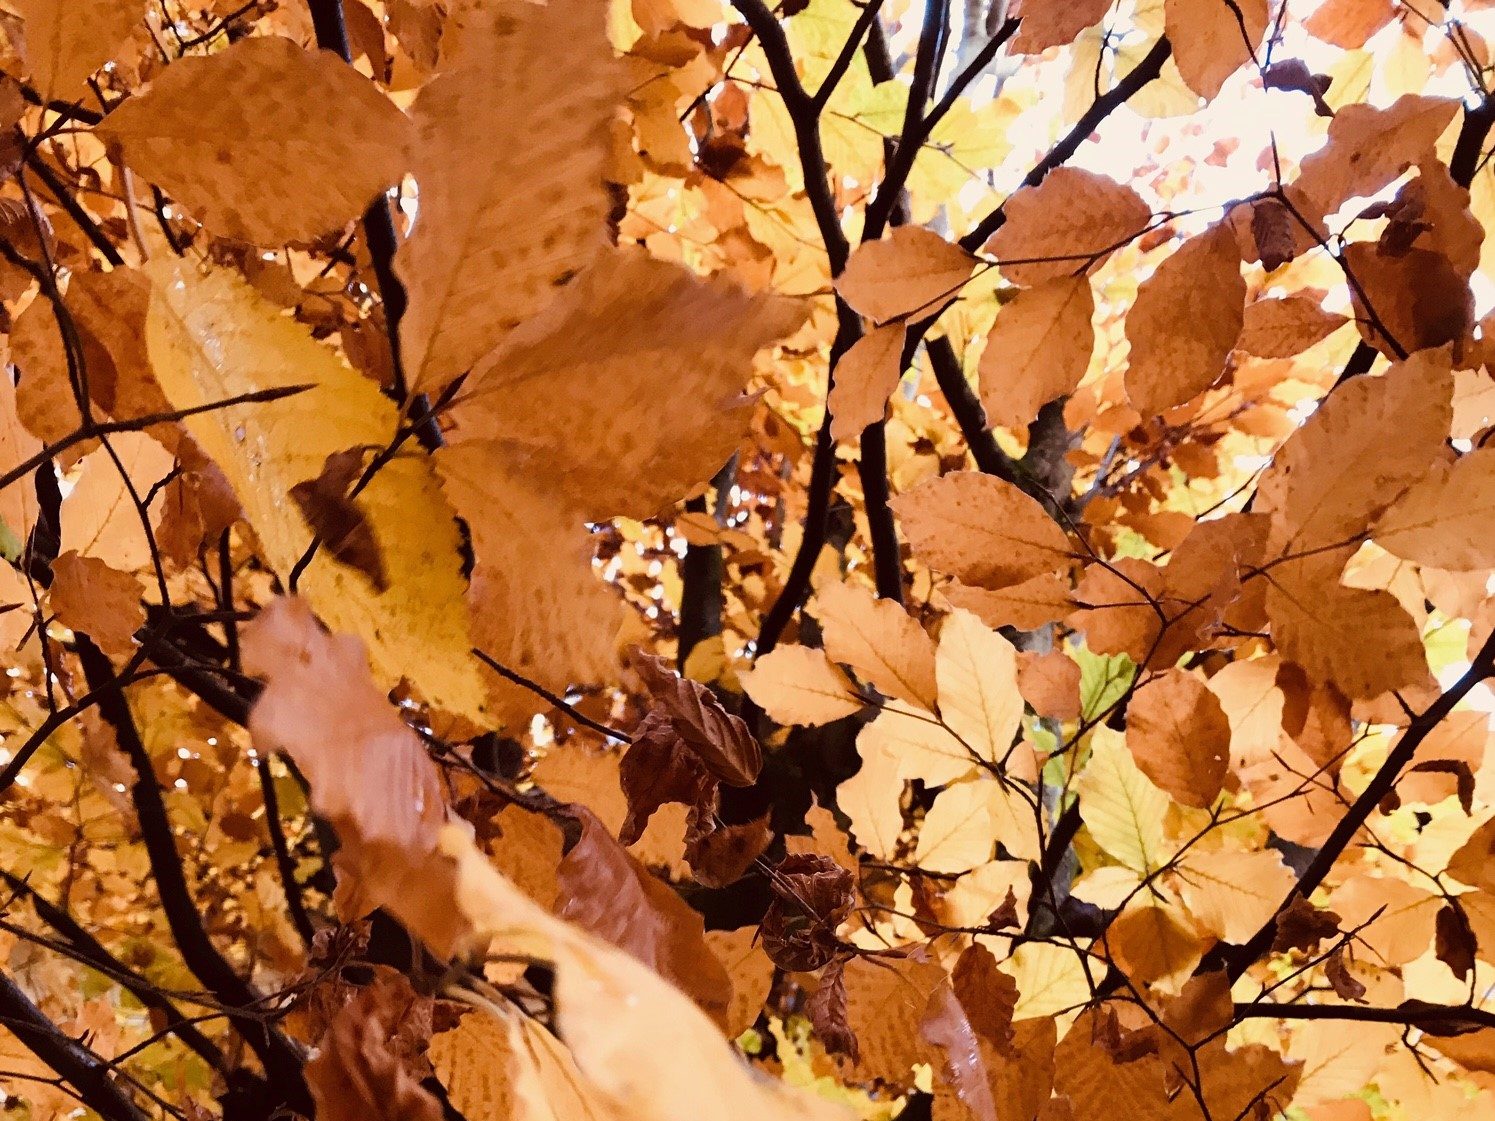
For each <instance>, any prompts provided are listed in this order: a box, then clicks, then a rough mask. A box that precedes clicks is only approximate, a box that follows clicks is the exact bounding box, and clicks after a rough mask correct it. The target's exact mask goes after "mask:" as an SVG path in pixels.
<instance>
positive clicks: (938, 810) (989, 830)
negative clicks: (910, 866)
mask: <svg viewBox="0 0 1495 1121" xmlns="http://www.w3.org/2000/svg"><path fill="white" fill-rule="evenodd" d="M1001 794H1002V788H1001V786H1000V785H999V784H998V783H996V782H994V781H989V780H983V779H977V780H975V781H973V782H961V783H957V784H955V785H954V786H947V787H946V788H945V789H944V790H942V791H940V793H939V794H937V795H936V796H935V799H934V804H933V805H932V806H930V807H929V812H928V813H926V814H925V815H924V823H923V824H922V825H920V826H919V843H918V847H917V848H916V849H915V850H914V863H916V864H917V865H918V866H919V867H920V868H922V869H924V870H925V871H928V872H969V871H970V870H971V869H972V868H975V867H976V866H977V865H979V864H985V863H986V862H987V861H989V860H990V859H991V856H992V848H993V846H994V845H995V844H996V836H995V822H994V821H993V817H992V803H993V801H994V800H995V799H998V798H1000V797H1001Z"/></svg>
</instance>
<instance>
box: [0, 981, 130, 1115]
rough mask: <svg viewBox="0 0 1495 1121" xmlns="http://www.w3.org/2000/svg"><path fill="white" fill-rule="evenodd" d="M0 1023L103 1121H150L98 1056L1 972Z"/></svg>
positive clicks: (107, 1065)
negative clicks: (53, 1019) (63, 1028)
mask: <svg viewBox="0 0 1495 1121" xmlns="http://www.w3.org/2000/svg"><path fill="white" fill-rule="evenodd" d="M0 1023H3V1024H4V1025H5V1027H7V1028H9V1029H10V1030H11V1032H13V1033H14V1034H15V1036H16V1038H17V1039H19V1040H20V1041H21V1042H22V1043H24V1044H25V1045H26V1047H27V1049H28V1050H30V1051H31V1053H32V1054H33V1055H35V1056H36V1057H37V1058H38V1059H40V1060H41V1061H42V1062H44V1063H46V1064H47V1066H48V1067H50V1068H51V1069H52V1070H54V1071H56V1072H57V1075H58V1077H60V1078H61V1079H62V1080H63V1081H65V1082H67V1083H68V1084H69V1085H70V1086H72V1087H73V1088H74V1089H75V1090H77V1092H78V1098H79V1100H80V1101H82V1102H83V1104H84V1105H86V1106H87V1107H88V1108H89V1109H91V1110H93V1111H94V1112H95V1113H97V1114H98V1115H99V1116H100V1117H103V1118H105V1119H106V1121H150V1118H149V1116H148V1115H147V1114H146V1113H145V1112H144V1111H143V1110H142V1109H141V1108H140V1107H139V1106H137V1105H136V1104H135V1103H134V1101H132V1100H131V1099H130V1098H129V1096H127V1095H126V1094H125V1092H124V1091H123V1090H122V1089H120V1087H119V1086H117V1085H116V1084H115V1082H114V1079H113V1078H112V1077H111V1075H110V1066H109V1064H108V1063H107V1062H105V1061H104V1059H102V1058H101V1057H100V1056H99V1055H97V1054H95V1053H94V1052H93V1051H91V1050H90V1049H89V1048H87V1047H85V1046H83V1044H81V1043H79V1042H78V1041H77V1040H74V1039H70V1038H69V1037H68V1036H67V1035H65V1034H64V1033H63V1031H62V1029H61V1028H59V1027H58V1026H57V1025H56V1024H54V1023H53V1022H52V1021H51V1020H50V1019H49V1018H48V1017H47V1016H46V1014H45V1013H43V1012H42V1010H41V1009H40V1008H38V1007H37V1006H36V1005H35V1004H33V1003H32V1002H31V998H30V997H28V996H27V995H26V994H25V993H24V992H22V991H21V988H20V986H19V985H17V984H16V983H15V981H14V980H12V979H11V976H10V974H8V973H5V972H3V971H0Z"/></svg>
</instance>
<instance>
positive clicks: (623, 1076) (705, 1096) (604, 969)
mask: <svg viewBox="0 0 1495 1121" xmlns="http://www.w3.org/2000/svg"><path fill="white" fill-rule="evenodd" d="M427 880H428V881H430V883H431V886H430V887H429V888H428V889H427V890H426V891H409V892H403V893H400V894H399V895H398V896H397V897H394V898H391V899H389V900H388V901H386V904H385V905H386V906H388V907H390V909H391V910H392V911H393V912H394V913H395V914H396V915H397V916H398V917H399V918H400V919H401V920H402V921H404V922H405V923H406V925H407V926H409V927H410V928H411V930H413V931H414V932H415V933H416V934H418V935H421V936H422V937H425V938H426V939H427V941H428V942H430V943H432V944H433V945H434V946H435V947H436V948H437V949H438V950H440V951H441V952H449V951H450V950H451V949H452V945H451V941H450V938H451V930H452V926H451V915H450V914H446V915H442V914H439V913H438V912H436V911H435V910H434V909H433V904H434V903H437V902H439V901H440V900H441V899H442V898H443V897H444V898H445V902H446V906H447V907H448V908H449V909H452V910H455V912H456V916H457V917H458V919H459V921H460V924H461V926H462V927H465V928H466V929H465V931H464V932H463V933H462V934H461V939H460V940H461V943H462V944H463V945H464V946H465V947H467V948H468V949H469V950H471V951H475V952H478V953H484V952H486V953H488V954H517V955H521V956H524V957H535V958H539V959H541V960H543V961H547V962H550V963H551V964H552V966H553V968H554V970H555V1022H556V1028H557V1033H558V1034H559V1035H560V1037H561V1038H563V1039H565V1041H566V1045H567V1047H568V1048H569V1050H570V1053H571V1056H572V1058H573V1059H574V1060H575V1063H576V1069H577V1070H578V1071H579V1073H580V1075H581V1077H582V1079H584V1080H585V1083H586V1086H585V1088H586V1090H587V1091H589V1093H588V1095H587V1097H588V1098H589V1099H591V1100H596V1101H598V1102H599V1103H600V1106H601V1109H600V1110H599V1112H601V1113H602V1115H603V1116H606V1117H628V1116H639V1117H642V1116H647V1117H653V1118H658V1119H660V1121H788V1119H789V1118H809V1119H811V1121H834V1119H838V1118H843V1117H844V1115H843V1114H842V1112H841V1111H840V1110H839V1109H837V1108H836V1107H833V1106H831V1105H829V1104H827V1103H825V1102H823V1101H820V1100H817V1099H816V1098H815V1097H813V1096H812V1095H809V1094H805V1093H801V1092H796V1091H794V1090H791V1089H790V1088H788V1087H787V1086H785V1085H783V1084H782V1083H778V1082H775V1081H773V1080H771V1079H763V1078H761V1077H760V1076H758V1075H757V1074H755V1073H754V1072H752V1071H750V1070H749V1069H748V1068H747V1066H746V1065H745V1064H744V1063H743V1062H742V1060H741V1058H739V1056H738V1055H737V1054H736V1053H735V1051H734V1050H733V1048H732V1046H731V1044H730V1043H728V1041H727V1040H726V1039H725V1038H724V1037H723V1036H722V1034H721V1032H720V1031H719V1030H718V1029H717V1028H716V1026H715V1025H714V1024H713V1023H712V1022H711V1021H710V1020H709V1019H708V1018H707V1017H706V1014H705V1013H703V1012H702V1011H701V1010H700V1009H699V1008H697V1007H696V1006H695V1004H694V1003H692V1002H691V1000H690V999H689V998H688V997H686V996H685V995H684V994H683V993H681V992H680V991H679V990H678V989H676V988H674V987H672V986H671V985H669V984H668V983H667V982H665V981H664V980H662V979H661V978H660V977H659V976H658V975H657V974H655V973H654V972H653V971H652V970H650V969H649V968H648V967H647V966H645V965H643V964H642V963H640V962H638V961H636V960H635V959H634V958H632V957H630V956H629V955H628V954H627V953H625V952H624V951H622V950H620V949H617V948H616V947H614V946H611V945H608V944H607V943H605V942H602V941H601V940H599V939H597V938H595V937H593V936H592V935H589V934H587V933H585V932H584V931H582V930H580V929H579V928H577V927H576V926H573V925H572V924H570V923H567V922H564V921H562V920H560V919H557V918H554V917H552V916H551V915H549V914H547V913H546V912H545V911H544V910H543V909H542V908H540V907H539V906H538V905H536V904H535V903H534V902H532V901H531V900H530V899H529V898H528V897H527V896H525V895H524V893H523V892H521V891H520V890H519V889H518V888H516V887H515V886H514V885H513V884H512V883H510V882H509V881H508V880H507V879H505V878H504V876H503V875H502V874H501V873H499V872H498V871H497V870H496V869H494V867H493V866H492V865H491V864H489V863H488V861H487V859H486V858H485V857H483V856H482V854H481V853H480V852H479V851H478V850H477V848H476V847H475V845H474V843H473V840H472V838H471V836H470V834H468V833H466V832H464V831H463V830H462V829H460V828H458V827H455V826H453V827H451V828H449V829H447V830H445V831H444V832H443V834H442V838H441V847H440V850H439V854H438V856H437V858H436V861H435V863H434V866H433V867H432V868H431V869H430V870H429V871H428V872H427ZM542 1116H543V1115H542ZM573 1116H574V1115H573Z"/></svg>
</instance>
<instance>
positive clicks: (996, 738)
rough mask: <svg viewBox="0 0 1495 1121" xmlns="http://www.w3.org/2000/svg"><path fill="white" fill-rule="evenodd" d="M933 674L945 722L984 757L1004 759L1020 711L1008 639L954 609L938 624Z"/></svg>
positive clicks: (990, 760) (1013, 653)
mask: <svg viewBox="0 0 1495 1121" xmlns="http://www.w3.org/2000/svg"><path fill="white" fill-rule="evenodd" d="M935 677H936V679H937V681H938V683H939V701H940V718H941V719H942V720H943V721H944V722H945V726H946V727H948V728H949V729H950V731H952V732H953V733H955V735H957V736H959V737H960V738H961V739H962V740H963V741H965V743H966V744H967V745H968V746H969V747H970V749H971V750H972V751H973V752H975V754H976V755H977V756H979V757H980V758H981V759H984V760H985V761H986V762H988V763H1000V762H1001V761H1002V760H1004V759H1005V758H1006V757H1007V754H1008V752H1009V751H1010V750H1011V749H1012V740H1013V736H1014V735H1015V734H1016V733H1017V729H1018V724H1019V722H1020V721H1021V720H1022V717H1023V698H1022V696H1021V695H1020V694H1019V693H1018V690H1017V651H1016V650H1015V649H1013V646H1012V643H1010V642H1008V641H1007V640H1006V639H1005V638H1003V637H1002V636H1001V635H999V634H997V632H996V631H993V630H990V629H988V628H987V627H986V625H985V624H983V623H982V622H981V620H980V619H978V618H976V616H974V615H972V614H971V613H970V612H968V611H959V610H957V611H955V612H954V613H953V614H951V615H950V616H949V618H947V619H946V620H945V622H944V624H943V626H942V627H941V628H940V644H939V651H938V653H937V654H936V657H935Z"/></svg>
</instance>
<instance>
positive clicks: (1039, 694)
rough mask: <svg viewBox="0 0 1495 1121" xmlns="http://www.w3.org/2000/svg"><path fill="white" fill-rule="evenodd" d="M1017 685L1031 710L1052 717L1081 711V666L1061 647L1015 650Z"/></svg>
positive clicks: (1069, 717)
mask: <svg viewBox="0 0 1495 1121" xmlns="http://www.w3.org/2000/svg"><path fill="white" fill-rule="evenodd" d="M1017 658H1018V668H1017V688H1018V692H1020V693H1022V695H1023V700H1025V701H1027V702H1028V704H1029V705H1030V706H1032V709H1033V711H1034V712H1036V713H1038V714H1039V715H1040V716H1047V717H1048V718H1050V719H1051V720H1074V719H1075V718H1077V717H1078V716H1079V715H1080V667H1079V664H1078V663H1077V662H1076V661H1075V660H1074V659H1073V658H1071V657H1070V656H1069V655H1068V654H1066V653H1064V651H1062V650H1050V651H1049V652H1048V653H1046V654H1035V653H1030V652H1028V651H1023V652H1021V653H1019V654H1018V656H1017Z"/></svg>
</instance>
